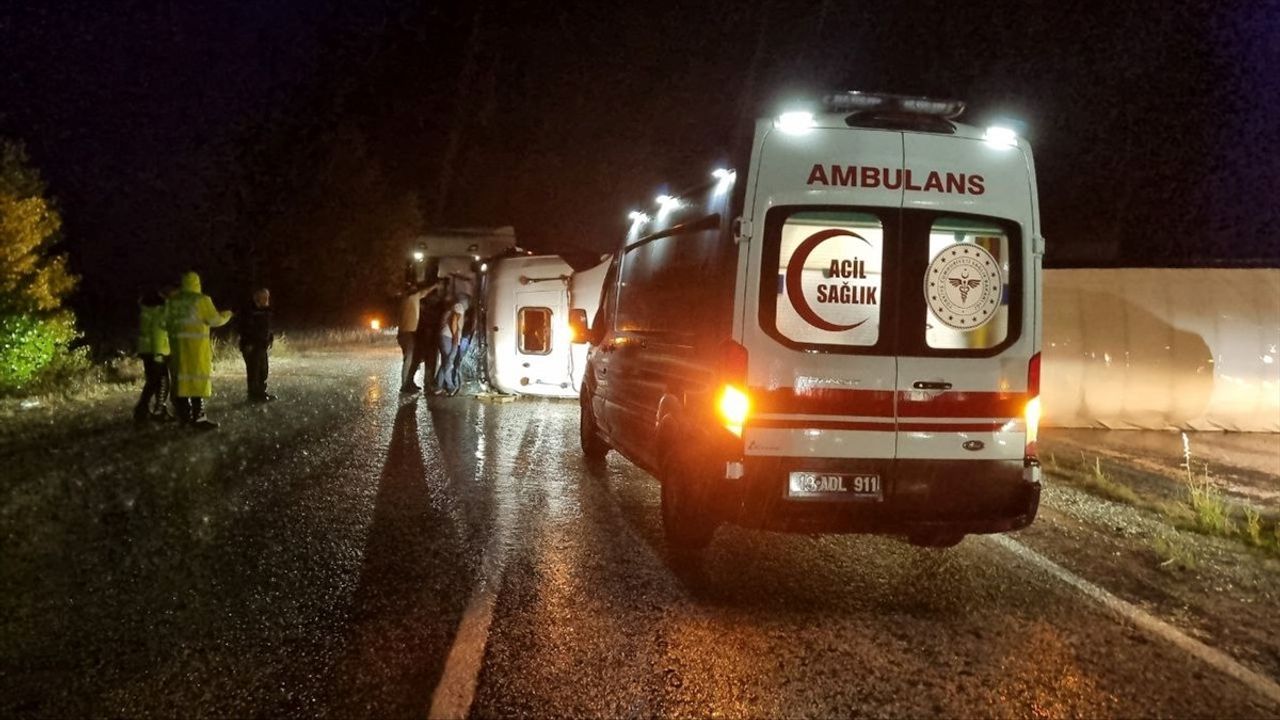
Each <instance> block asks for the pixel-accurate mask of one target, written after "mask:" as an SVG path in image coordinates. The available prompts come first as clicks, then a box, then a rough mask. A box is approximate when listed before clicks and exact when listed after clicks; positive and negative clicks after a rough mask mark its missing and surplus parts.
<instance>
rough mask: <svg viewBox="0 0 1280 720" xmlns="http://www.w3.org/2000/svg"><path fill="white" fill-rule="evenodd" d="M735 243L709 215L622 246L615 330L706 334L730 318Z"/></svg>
mask: <svg viewBox="0 0 1280 720" xmlns="http://www.w3.org/2000/svg"><path fill="white" fill-rule="evenodd" d="M736 251H737V247H736V246H735V245H733V243H732V242H731V241H727V240H726V238H725V237H724V235H723V234H722V232H721V227H720V216H719V215H712V216H708V217H706V218H703V219H702V220H700V221H696V222H692V223H689V224H688V226H686V227H684V228H682V229H680V230H676V231H673V232H671V234H663V235H658V236H654V237H652V238H649V239H644V240H641V241H640V242H637V243H635V244H634V245H632V246H631V247H630V248H628V249H627V251H626V255H625V257H624V258H623V260H622V266H621V282H620V283H619V286H618V309H617V320H616V321H615V322H616V324H617V328H618V330H620V331H622V332H639V333H662V334H667V335H673V336H679V337H683V338H686V339H688V338H691V337H696V336H702V337H712V336H715V334H716V333H717V332H718V331H719V330H720V329H722V326H724V325H727V324H728V323H729V322H731V320H732V315H733V286H734V280H735V277H734V276H735V273H736V271H737V255H736Z"/></svg>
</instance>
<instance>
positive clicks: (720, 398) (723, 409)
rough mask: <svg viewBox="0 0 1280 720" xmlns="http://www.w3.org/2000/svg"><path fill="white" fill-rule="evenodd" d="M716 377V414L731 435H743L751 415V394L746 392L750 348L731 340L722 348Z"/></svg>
mask: <svg viewBox="0 0 1280 720" xmlns="http://www.w3.org/2000/svg"><path fill="white" fill-rule="evenodd" d="M717 375H718V377H717V378H716V380H717V383H718V384H719V388H718V389H717V391H716V400H715V402H716V414H717V415H718V416H719V418H720V422H721V424H723V425H724V427H725V429H727V430H728V431H729V432H731V433H733V434H734V435H737V436H739V437H741V436H742V428H743V427H744V426H745V425H746V424H747V418H748V417H749V416H750V415H751V395H750V394H749V393H748V392H747V349H746V348H745V347H743V346H742V345H739V344H738V343H736V342H733V341H732V340H725V341H724V343H722V344H721V346H720V364H719V368H718V371H717Z"/></svg>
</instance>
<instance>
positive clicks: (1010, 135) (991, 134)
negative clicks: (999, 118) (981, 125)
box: [982, 125, 1018, 145]
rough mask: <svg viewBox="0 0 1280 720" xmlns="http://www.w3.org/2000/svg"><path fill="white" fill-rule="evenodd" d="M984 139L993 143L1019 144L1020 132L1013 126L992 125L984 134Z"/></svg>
mask: <svg viewBox="0 0 1280 720" xmlns="http://www.w3.org/2000/svg"><path fill="white" fill-rule="evenodd" d="M982 137H983V139H984V140H986V141H987V142H989V143H991V144H992V145H1017V144H1018V133H1016V132H1014V131H1013V129H1012V128H1007V127H1004V126H1002V125H992V126H991V127H989V128H987V132H986V133H985V134H984V135H983V136H982Z"/></svg>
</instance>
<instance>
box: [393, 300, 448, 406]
mask: <svg viewBox="0 0 1280 720" xmlns="http://www.w3.org/2000/svg"><path fill="white" fill-rule="evenodd" d="M437 289H439V284H438V283H437V284H435V285H430V286H425V287H424V286H419V285H414V284H413V283H407V284H406V285H405V289H404V295H402V296H401V298H400V325H399V328H398V330H397V331H396V342H398V343H399V344H400V353H401V356H402V358H401V361H400V392H402V393H411V392H417V391H419V390H421V389H422V388H420V387H418V384H417V383H415V382H414V381H413V376H414V375H415V374H416V372H417V369H418V358H419V356H418V354H417V353H416V352H415V345H416V344H417V343H418V342H424V343H426V342H430V340H429V339H428V338H426V337H423V338H420V339H419V338H417V337H415V336H416V335H417V334H418V323H419V321H420V320H421V317H422V307H421V303H422V299H423V298H424V297H426V296H428V295H430V294H431V293H433V292H435V291H436V290H437Z"/></svg>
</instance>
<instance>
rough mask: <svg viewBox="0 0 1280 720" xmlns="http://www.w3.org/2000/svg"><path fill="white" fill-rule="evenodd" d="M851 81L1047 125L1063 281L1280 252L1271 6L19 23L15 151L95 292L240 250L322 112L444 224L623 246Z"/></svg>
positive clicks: (391, 9) (1276, 6)
mask: <svg viewBox="0 0 1280 720" xmlns="http://www.w3.org/2000/svg"><path fill="white" fill-rule="evenodd" d="M82 5H83V7H81V6H82ZM477 9H479V10H480V11H479V19H478V23H477V20H476V12H477ZM473 23H474V24H473ZM762 26H763V28H764V32H763V33H761V32H760V28H761V27H762ZM473 30H474V32H473ZM471 40H474V42H469V41H471ZM467 47H473V48H474V50H475V54H474V63H473V64H472V66H471V68H470V71H469V72H468V71H466V69H465V68H464V65H465V63H464V61H463V58H464V56H465V54H466V48H467ZM757 47H758V48H759V50H760V52H759V53H758V55H757V54H756V53H755V50H756V49H757ZM753 56H755V57H756V60H755V62H754V63H753V60H752V58H753ZM752 67H754V68H755V73H754V76H753V75H752V73H751V71H750V70H751V68H752ZM753 77H754V82H753V81H752V78H753ZM834 88H857V89H864V90H883V91H890V92H901V93H912V94H928V95H935V96H944V97H958V98H961V99H964V100H966V101H968V103H969V108H970V112H969V114H968V115H967V116H966V118H964V119H965V120H966V121H969V122H973V123H975V124H982V123H984V122H985V121H987V120H989V119H992V118H995V117H997V116H1001V115H1004V116H1013V117H1016V118H1019V119H1021V120H1023V121H1025V123H1026V134H1027V135H1028V136H1029V138H1030V139H1031V141H1032V143H1033V145H1034V147H1035V150H1036V153H1037V165H1038V170H1039V180H1040V193H1041V203H1042V214H1043V220H1044V226H1045V229H1046V235H1047V236H1048V238H1049V241H1050V256H1049V262H1050V264H1051V265H1052V264H1060V265H1061V264H1089V263H1090V262H1098V263H1103V264H1105V263H1107V262H1113V261H1119V262H1124V263H1128V264H1136V265H1141V264H1153V265H1160V264H1170V263H1172V264H1177V263H1187V262H1193V263H1194V262H1215V261H1217V262H1229V263H1239V262H1242V261H1248V260H1253V259H1258V258H1262V259H1265V260H1269V261H1270V262H1272V263H1274V262H1276V259H1277V258H1280V231H1277V228H1278V227H1280V216H1278V212H1277V204H1278V203H1277V199H1278V197H1280V121H1278V120H1277V118H1280V3H1276V2H1274V1H1272V2H1229V1H1224V2H1177V1H1171V2H1157V1H1155V0H1144V1H1143V2H1123V1H1120V2H1103V3H1062V2H1053V3H1034V2H1032V3H1025V2H1011V1H1007V2H994V1H992V0H973V1H972V2H968V3H956V2H942V1H930V2H901V1H891V0H873V1H871V2H845V1H840V2H837V1H835V0H804V1H799V2H789V1H787V0H737V1H729V0H713V1H710V2H702V3H636V2H609V1H607V0H605V1H598V2H578V3H569V2H566V3H549V2H524V3H521V2H497V1H496V0H490V1H489V2H487V3H475V2H473V3H468V4H466V5H452V4H449V5H438V6H437V5H432V4H428V3H410V2H396V1H394V0H387V1H386V2H382V3H373V2H360V3H354V2H353V3H348V4H341V3H337V2H332V0H274V1H273V0H259V1H258V2H243V3H232V2H211V3H207V4H198V3H180V2H149V3H130V2H124V3H101V4H97V5H92V4H87V3H85V4H82V3H63V4H59V3H56V2H41V3H32V4H30V5H27V6H21V5H12V4H6V5H5V6H4V8H3V9H0V134H3V135H6V136H9V137H16V138H18V139H21V140H23V141H25V142H26V143H27V145H28V148H29V150H30V153H31V155H32V158H33V161H34V162H35V163H36V164H37V165H38V166H39V167H40V168H41V170H42V171H43V173H44V174H45V177H46V179H47V180H48V181H49V183H50V186H51V190H52V192H53V194H54V195H55V196H56V197H57V198H58V200H59V203H60V206H61V208H62V210H63V214H64V216H65V219H66V224H67V228H66V230H67V231H66V240H65V243H64V246H65V247H66V249H67V250H69V251H70V252H71V253H72V255H73V259H74V263H75V267H76V269H77V270H78V272H80V273H81V274H82V275H83V276H84V278H85V279H84V283H83V287H82V291H81V299H80V300H79V302H80V304H81V305H89V304H96V303H98V302H107V303H120V302H122V301H127V300H129V297H128V294H129V293H130V292H132V285H130V284H129V283H126V282H122V281H121V278H126V277H127V278H135V277H136V276H138V275H140V274H147V273H155V272H160V271H161V269H164V270H165V271H167V270H169V269H172V268H176V267H178V266H179V265H181V264H191V263H193V262H194V263H197V264H200V263H213V262H216V260H214V259H213V258H212V257H204V256H201V255H200V253H198V252H195V251H193V250H192V249H191V247H192V244H193V240H192V239H193V238H206V239H207V238H210V237H215V236H219V235H226V234H234V233H235V232H238V230H237V228H238V227H240V226H238V225H237V224H236V219H235V218H234V217H231V216H229V215H228V213H229V212H230V211H228V209H227V208H228V207H233V206H234V204H232V205H228V203H227V197H229V196H230V195H234V193H235V191H236V188H235V187H234V186H235V184H236V182H237V181H236V178H237V177H238V174H237V173H238V172H240V170H239V167H238V166H239V165H240V164H241V163H242V162H243V159H244V157H245V153H246V152H250V151H247V150H245V149H244V148H245V147H248V146H247V145H245V143H244V139H245V138H246V137H249V136H252V135H253V133H254V132H258V131H261V130H262V129H263V128H273V127H274V128H281V127H285V128H287V127H289V126H290V124H291V123H293V124H297V123H298V122H299V121H300V119H301V120H302V121H305V120H306V115H307V113H313V112H316V108H324V111H325V112H328V113H332V114H334V115H335V116H341V117H342V118H343V119H344V121H345V122H347V123H350V124H354V125H355V126H357V127H358V128H359V129H360V130H361V132H362V133H363V135H364V137H365V139H366V142H367V145H368V148H369V151H370V152H371V154H372V156H373V157H375V158H376V159H377V161H378V162H379V163H380V164H381V165H382V168H383V170H384V172H385V174H386V176H387V178H388V181H389V182H390V183H392V184H393V185H394V186H396V187H397V188H403V189H404V190H406V191H412V192H416V193H417V194H418V196H419V198H420V205H421V207H422V210H423V213H424V214H425V215H426V217H427V218H428V221H429V222H432V223H433V224H437V225H461V224H477V225H504V224H514V225H515V226H516V227H517V231H518V232H519V233H520V235H521V236H522V238H525V242H526V243H527V244H531V245H533V246H539V245H543V246H553V245H557V244H565V243H571V244H573V245H577V246H583V247H590V248H598V249H608V248H610V247H612V246H613V245H614V244H615V243H616V241H617V240H618V238H619V237H620V235H621V233H622V232H623V226H622V223H623V218H624V216H625V212H626V210H627V209H628V208H630V207H633V206H635V205H636V204H638V203H644V202H647V201H648V200H649V199H650V198H652V197H653V195H654V194H655V193H656V191H657V190H658V189H659V188H660V187H661V186H662V185H663V183H664V182H676V181H678V179H679V178H680V177H682V176H683V177H690V176H696V175H698V174H700V173H702V172H705V170H706V169H708V168H710V167H711V166H712V164H713V163H714V162H716V160H717V159H719V158H723V157H726V156H727V155H728V154H729V153H730V152H731V150H732V144H733V143H732V140H733V138H734V137H735V131H736V130H737V129H738V128H740V127H741V125H740V122H739V120H740V118H741V117H743V116H744V115H743V114H744V113H746V114H747V115H750V114H755V113H757V112H773V111H774V110H776V109H777V108H778V106H779V103H780V102H781V100H782V99H784V98H786V97H788V96H792V95H796V96H799V95H803V94H804V93H807V92H809V93H813V92H821V91H823V90H825V89H834ZM459 115H461V116H463V117H466V118H468V121H467V122H465V123H462V124H461V125H460V126H458V125H456V124H455V118H456V117H458V116H459ZM454 127H461V132H460V134H458V135H457V136H456V137H455V139H456V141H457V145H456V154H455V155H454V157H455V159H456V161H455V162H454V163H453V167H454V168H455V169H456V171H455V173H454V175H453V176H452V177H451V182H450V184H449V188H450V192H449V193H448V195H447V198H446V199H445V200H444V201H443V202H442V203H438V200H439V188H440V187H441V176H440V171H441V162H442V158H444V157H447V156H448V153H449V150H448V149H447V148H448V145H449V141H450V130H451V128H454ZM438 204H442V205H443V208H442V210H441V211H440V212H439V213H437V212H436V208H437V205H438ZM1099 244H1100V245H1102V246H1104V247H1105V246H1107V245H1109V244H1110V245H1114V246H1115V247H1117V248H1118V257H1116V258H1113V259H1108V258H1105V257H1102V256H1100V255H1097V254H1096V253H1095V250H1094V248H1095V247H1096V246H1098V245H1099ZM126 286H127V287H126ZM126 304H127V302H126Z"/></svg>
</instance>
